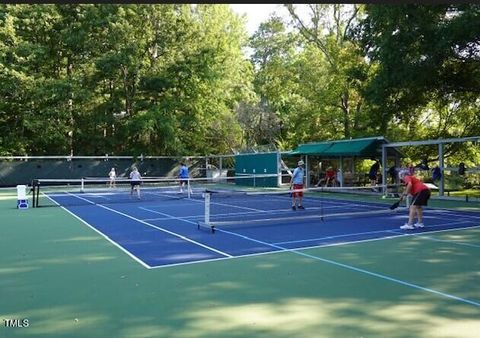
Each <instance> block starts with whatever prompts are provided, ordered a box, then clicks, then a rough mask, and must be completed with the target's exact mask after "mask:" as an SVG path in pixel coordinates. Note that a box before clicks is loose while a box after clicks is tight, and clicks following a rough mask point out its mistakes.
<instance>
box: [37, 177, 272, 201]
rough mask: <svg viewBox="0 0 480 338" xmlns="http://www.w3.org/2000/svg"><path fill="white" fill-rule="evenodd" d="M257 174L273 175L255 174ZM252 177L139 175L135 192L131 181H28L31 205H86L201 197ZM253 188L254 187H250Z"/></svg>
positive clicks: (97, 179) (231, 188)
mask: <svg viewBox="0 0 480 338" xmlns="http://www.w3.org/2000/svg"><path fill="white" fill-rule="evenodd" d="M261 176H275V177H277V175H255V179H256V180H257V181H256V182H258V178H259V177H261ZM246 180H249V181H251V180H252V177H249V176H241V177H237V176H234V177H226V178H190V179H187V180H184V184H183V185H182V186H181V185H180V183H181V180H180V179H179V178H171V177H164V178H158V177H157V178H143V179H142V180H141V182H140V186H139V187H140V188H139V191H137V190H133V191H132V186H131V183H132V182H131V180H129V179H126V178H122V179H116V180H115V182H111V181H110V180H109V179H101V178H81V179H36V180H33V182H32V192H33V203H32V204H33V207H41V206H77V205H89V204H112V203H135V202H146V201H162V200H178V199H185V198H188V199H202V198H203V193H204V192H205V191H206V190H207V189H228V190H230V191H234V190H235V189H240V188H241V187H242V188H244V187H243V184H242V183H243V182H245V181H246ZM252 188H255V187H252Z"/></svg>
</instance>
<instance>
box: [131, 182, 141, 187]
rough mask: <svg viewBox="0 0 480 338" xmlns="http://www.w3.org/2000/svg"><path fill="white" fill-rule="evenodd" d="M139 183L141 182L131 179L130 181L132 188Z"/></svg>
mask: <svg viewBox="0 0 480 338" xmlns="http://www.w3.org/2000/svg"><path fill="white" fill-rule="evenodd" d="M140 184H141V182H140V181H132V182H130V185H131V186H132V188H133V187H136V186H139V185H140Z"/></svg>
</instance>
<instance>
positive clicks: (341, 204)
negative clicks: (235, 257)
mask: <svg viewBox="0 0 480 338" xmlns="http://www.w3.org/2000/svg"><path fill="white" fill-rule="evenodd" d="M382 188H383V186H375V187H373V188H372V187H365V186H362V187H324V188H309V189H301V190H293V191H292V190H287V189H283V190H279V191H226V190H208V191H207V192H206V193H205V198H204V203H205V205H204V208H205V211H204V214H205V215H204V220H203V221H201V222H199V223H198V227H199V228H207V229H209V230H211V231H212V232H215V229H216V228H219V229H221V228H230V227H245V226H247V227H249V226H257V225H264V224H270V225H271V224H280V223H285V222H286V223H292V222H310V221H313V222H315V221H322V220H327V219H331V218H345V217H348V218H356V217H373V216H376V215H388V214H391V213H394V212H397V210H398V209H396V210H391V209H390V205H391V203H392V201H391V200H386V199H384V198H382V196H383V194H382V192H381V191H382ZM300 191H301V192H302V193H303V195H304V196H303V203H302V206H303V207H304V209H301V208H298V206H297V208H296V209H295V210H293V209H292V193H295V192H300Z"/></svg>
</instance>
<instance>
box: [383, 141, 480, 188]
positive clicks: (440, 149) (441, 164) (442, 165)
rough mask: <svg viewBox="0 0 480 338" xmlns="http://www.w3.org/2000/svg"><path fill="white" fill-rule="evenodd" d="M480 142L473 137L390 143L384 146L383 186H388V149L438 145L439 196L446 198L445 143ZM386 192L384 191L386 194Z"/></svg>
mask: <svg viewBox="0 0 480 338" xmlns="http://www.w3.org/2000/svg"><path fill="white" fill-rule="evenodd" d="M479 140H480V136H472V137H461V138H446V139H437V140H425V141H407V142H396V143H388V144H382V168H383V175H382V185H384V186H385V185H386V184H387V178H386V173H387V171H386V168H385V167H386V165H387V148H391V147H407V146H421V145H438V161H439V166H438V167H439V168H440V172H441V174H442V175H441V178H440V185H439V187H438V194H439V196H444V191H445V175H444V170H445V161H444V155H443V145H444V144H445V143H458V142H478V141H479ZM385 192H386V191H384V193H385Z"/></svg>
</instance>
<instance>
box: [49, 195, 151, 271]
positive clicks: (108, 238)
mask: <svg viewBox="0 0 480 338" xmlns="http://www.w3.org/2000/svg"><path fill="white" fill-rule="evenodd" d="M44 196H47V198H48V199H49V200H51V201H52V202H53V203H55V204H56V205H58V206H59V207H60V208H62V209H63V210H65V211H66V212H68V213H69V214H70V215H72V216H73V217H75V218H76V219H78V220H79V221H80V222H82V223H83V224H85V225H86V226H88V227H89V228H90V229H92V230H93V231H95V232H96V233H97V234H99V235H100V236H102V237H103V238H105V239H106V240H107V241H108V242H110V243H111V244H113V245H114V246H116V247H117V248H119V249H120V250H121V251H123V252H124V253H126V254H127V255H128V256H130V258H133V260H134V261H136V262H137V263H140V264H141V265H142V266H143V267H145V268H147V269H150V268H151V266H150V265H148V264H147V263H145V262H144V261H142V260H141V259H140V258H138V257H137V256H135V255H134V254H132V253H131V252H130V251H128V250H127V249H125V248H124V247H122V246H121V245H120V244H118V243H117V242H115V241H114V240H112V239H111V238H110V237H108V236H107V235H105V234H104V233H103V232H101V231H100V230H98V229H96V228H95V227H94V226H92V225H91V224H89V223H88V222H86V221H85V220H83V219H82V218H80V217H79V216H77V215H75V214H74V213H73V212H71V211H70V210H68V209H67V208H65V207H63V206H62V205H60V204H59V203H57V202H56V201H55V200H54V199H52V198H50V197H49V196H48V195H45V194H44Z"/></svg>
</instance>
